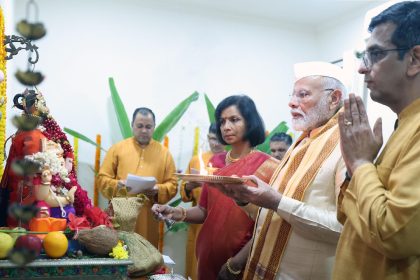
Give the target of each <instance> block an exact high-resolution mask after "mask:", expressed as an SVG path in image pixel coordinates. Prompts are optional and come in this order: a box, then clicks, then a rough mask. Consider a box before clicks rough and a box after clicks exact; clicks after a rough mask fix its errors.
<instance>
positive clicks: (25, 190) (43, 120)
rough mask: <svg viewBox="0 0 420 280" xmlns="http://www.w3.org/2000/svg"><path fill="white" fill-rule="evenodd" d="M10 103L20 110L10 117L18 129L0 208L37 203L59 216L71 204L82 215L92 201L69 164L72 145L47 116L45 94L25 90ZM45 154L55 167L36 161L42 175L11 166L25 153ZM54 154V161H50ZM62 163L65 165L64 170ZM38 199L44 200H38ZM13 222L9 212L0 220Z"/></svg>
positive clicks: (44, 209)
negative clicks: (29, 173)
mask: <svg viewBox="0 0 420 280" xmlns="http://www.w3.org/2000/svg"><path fill="white" fill-rule="evenodd" d="M13 103H14V106H15V107H16V108H18V109H20V110H22V111H23V113H22V115H20V116H17V117H15V118H13V120H12V121H13V124H14V125H15V126H16V127H17V129H18V130H17V132H16V133H15V134H14V135H13V136H12V137H11V139H12V144H11V146H10V151H9V154H8V157H7V161H6V166H5V170H4V173H3V177H2V180H1V184H0V187H1V188H3V190H6V193H8V199H7V200H2V201H1V203H2V204H3V205H1V207H0V208H1V209H5V208H6V207H7V206H6V205H4V204H6V203H7V204H9V206H10V205H12V204H14V203H18V204H20V205H33V204H37V205H38V206H41V205H42V206H43V208H42V209H43V211H42V213H41V214H43V215H49V214H51V215H52V216H59V217H62V216H63V213H64V212H66V213H67V210H68V211H72V210H71V209H70V207H71V204H73V207H74V211H75V212H76V215H78V216H82V215H83V212H84V210H85V209H87V208H90V207H92V203H91V200H90V199H89V197H88V196H87V192H86V191H85V190H83V189H82V187H81V186H80V185H79V183H78V181H77V176H76V173H75V170H74V167H73V166H72V164H71V162H72V160H73V150H72V147H71V145H70V143H69V142H68V140H67V137H66V135H65V134H64V133H63V131H62V130H61V128H60V127H59V125H58V124H57V122H56V121H55V120H54V118H53V117H52V116H51V115H50V112H49V109H48V107H47V106H46V102H45V99H44V96H43V95H42V94H41V93H40V92H38V91H34V90H25V92H23V93H21V94H17V95H16V96H15V97H14V98H13ZM53 144H54V145H55V147H53V146H54V145H53ZM47 154H48V155H50V157H49V160H51V161H52V162H53V163H54V166H51V165H49V166H48V167H47V166H45V164H43V163H41V161H39V163H40V165H41V167H42V168H43V169H44V170H43V171H44V173H43V176H41V175H42V174H41V173H38V174H37V175H35V177H34V176H33V175H30V176H28V174H26V173H25V172H23V173H22V172H20V173H19V172H16V170H15V169H14V168H13V166H14V165H15V164H14V163H16V162H19V161H22V160H25V159H26V160H28V158H27V156H35V155H37V156H39V157H42V156H46V155H47ZM53 155H55V158H56V160H53V158H54V156H53ZM38 159H40V158H38ZM66 162H67V163H68V164H66ZM58 163H59V164H58ZM50 164H52V163H50ZM55 164H58V165H60V166H61V167H60V170H61V171H63V172H64V171H66V172H65V173H66V174H67V175H66V176H64V175H63V174H64V173H63V172H61V171H60V172H57V170H56V169H54V168H57V166H58V165H57V166H56V165H55ZM65 166H67V168H68V169H67V170H66V168H65ZM36 172H38V170H37V171H36ZM36 172H33V173H36ZM43 183H44V185H43ZM35 186H36V187H35ZM47 186H48V188H47ZM74 187H75V188H74ZM41 200H43V201H44V202H42V203H41V202H40V201H41ZM60 204H61V207H60ZM61 208H63V210H62V209H61ZM66 208H69V209H66ZM16 225H17V221H16V220H15V219H13V218H12V217H11V216H10V215H9V216H8V217H7V219H6V220H1V219H0V226H9V227H13V226H16Z"/></svg>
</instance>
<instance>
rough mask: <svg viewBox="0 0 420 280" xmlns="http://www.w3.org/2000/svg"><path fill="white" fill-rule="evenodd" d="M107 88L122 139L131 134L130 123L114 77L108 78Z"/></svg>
mask: <svg viewBox="0 0 420 280" xmlns="http://www.w3.org/2000/svg"><path fill="white" fill-rule="evenodd" d="M108 82H109V89H110V90H111V98H112V103H113V104H114V109H115V113H116V114H117V119H118V124H119V125H120V130H121V134H122V136H123V138H124V139H127V138H130V137H131V136H133V131H132V129H131V124H130V121H129V119H128V116H127V112H126V111H125V107H124V104H123V103H122V101H121V98H120V96H119V94H118V91H117V88H116V87H115V83H114V78H112V77H111V78H109V79H108Z"/></svg>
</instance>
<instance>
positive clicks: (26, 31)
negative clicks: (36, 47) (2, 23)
mask: <svg viewBox="0 0 420 280" xmlns="http://www.w3.org/2000/svg"><path fill="white" fill-rule="evenodd" d="M16 29H17V31H18V32H19V33H20V35H22V36H23V37H25V38H26V39H29V40H38V39H41V38H42V37H44V36H45V34H47V30H46V29H45V27H44V24H43V23H42V22H36V23H29V22H28V21H26V19H23V20H21V21H19V22H18V24H17V26H16Z"/></svg>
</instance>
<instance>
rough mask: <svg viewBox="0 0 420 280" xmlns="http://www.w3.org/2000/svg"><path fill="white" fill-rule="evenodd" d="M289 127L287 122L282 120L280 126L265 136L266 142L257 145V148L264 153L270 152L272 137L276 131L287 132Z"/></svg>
mask: <svg viewBox="0 0 420 280" xmlns="http://www.w3.org/2000/svg"><path fill="white" fill-rule="evenodd" d="M288 129H289V127H288V126H287V124H286V122H281V123H280V124H279V125H278V126H276V127H275V128H274V129H273V130H272V131H271V132H270V134H268V136H267V137H266V138H265V141H264V143H262V144H260V145H258V146H257V150H259V151H261V152H264V153H268V152H269V151H270V138H271V136H273V135H274V134H275V133H278V132H284V133H286V132H287V130H288Z"/></svg>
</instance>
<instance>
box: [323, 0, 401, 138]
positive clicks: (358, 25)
mask: <svg viewBox="0 0 420 280" xmlns="http://www.w3.org/2000/svg"><path fill="white" fill-rule="evenodd" d="M395 2H397V1H389V3H387V4H382V5H381V7H387V6H389V5H391V3H395ZM378 5H379V4H378V3H372V4H371V5H369V6H366V7H364V8H361V9H360V10H359V11H357V12H353V13H351V14H348V15H347V16H345V17H342V18H339V19H332V20H331V22H328V23H326V24H322V25H320V26H319V27H317V29H318V36H317V40H318V44H319V46H320V48H321V49H322V59H323V60H325V61H335V60H337V59H338V58H340V57H342V55H343V53H346V54H347V60H345V61H344V62H345V65H344V68H347V69H346V70H347V71H348V72H349V73H354V76H352V78H351V85H350V87H349V90H350V92H354V93H356V94H358V95H360V96H363V97H364V101H365V104H366V107H367V112H368V116H369V120H370V123H371V125H372V126H373V124H374V123H375V121H376V119H377V118H379V117H381V118H382V120H383V134H384V140H385V141H386V140H387V139H388V138H389V136H390V135H391V133H392V132H393V130H394V121H395V119H396V118H397V116H396V115H395V114H394V113H393V112H392V111H391V110H390V109H389V108H388V107H385V106H383V105H381V104H379V103H376V102H374V101H372V99H371V98H370V96H369V92H368V89H367V88H366V87H365V84H364V82H363V78H364V76H363V75H360V74H357V69H358V63H359V62H358V61H357V60H356V59H355V58H354V55H353V54H354V52H355V51H362V50H364V49H365V40H366V39H367V38H368V37H369V36H370V34H369V33H368V32H367V27H368V25H369V23H370V20H371V18H372V16H374V15H376V14H378V13H379V12H380V11H381V10H382V9H384V8H382V9H381V10H378V9H377V8H376V7H377V6H378ZM346 66H347V67H346Z"/></svg>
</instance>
